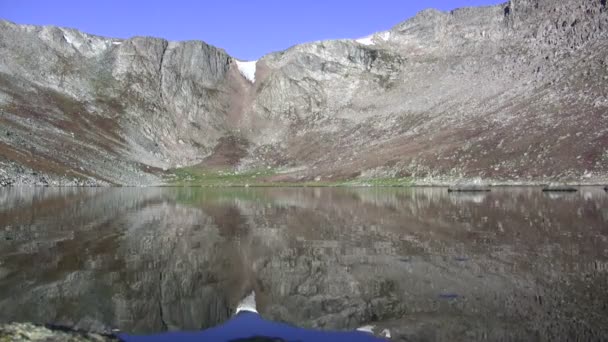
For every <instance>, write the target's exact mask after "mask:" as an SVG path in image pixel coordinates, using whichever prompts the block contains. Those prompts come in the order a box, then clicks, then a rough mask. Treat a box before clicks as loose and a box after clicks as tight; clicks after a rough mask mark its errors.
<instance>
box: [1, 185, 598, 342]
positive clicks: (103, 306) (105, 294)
mask: <svg viewBox="0 0 608 342" xmlns="http://www.w3.org/2000/svg"><path fill="white" fill-rule="evenodd" d="M10 191H16V190H10ZM45 191H46V192H45ZM588 193H591V194H592V196H589V195H588ZM585 194H587V195H585ZM585 194H581V195H574V196H571V197H568V198H563V199H549V198H547V197H546V196H544V195H542V194H541V193H540V192H538V191H536V190H526V189H520V190H505V191H500V190H498V191H494V192H492V193H489V194H486V195H484V196H485V198H484V199H483V201H475V200H473V201H470V200H454V196H451V195H448V194H447V193H446V192H445V190H442V189H415V190H411V189H410V190H408V189H384V190H379V189H231V190H226V191H222V190H213V189H102V190H96V189H90V190H77V191H76V190H73V191H65V190H61V189H56V190H55V189H53V190H52V191H51V190H48V189H46V190H44V189H32V190H30V192H29V193H23V192H21V193H12V192H11V193H8V194H7V193H5V192H2V193H0V198H2V199H3V200H2V201H3V202H2V203H3V204H6V205H3V207H2V208H10V209H2V211H0V222H2V223H0V321H11V320H18V321H36V322H47V321H52V322H55V323H64V324H74V325H77V326H79V327H84V328H90V329H97V330H100V329H108V328H109V327H120V328H121V329H123V330H130V331H140V332H144V331H160V330H164V329H178V328H179V329H198V328H202V327H207V326H210V325H215V324H217V323H218V322H221V321H223V320H225V319H226V318H227V317H228V316H229V315H230V313H231V312H232V310H233V308H234V306H235V304H236V302H237V301H238V300H239V299H240V297H241V296H242V295H243V294H245V293H247V291H249V290H250V289H252V288H253V289H255V290H256V291H257V293H258V301H259V305H260V311H261V313H262V314H263V315H265V316H266V317H268V318H271V319H275V320H281V321H287V322H293V323H297V324H299V325H303V326H311V327H320V328H337V329H347V328H354V327H356V326H358V325H361V324H363V323H370V322H376V323H377V324H378V325H380V326H386V327H390V328H392V330H393V331H395V332H396V334H397V336H399V337H401V338H408V337H409V338H415V339H426V340H464V339H467V340H478V339H484V338H485V339H487V340H497V339H499V338H503V337H504V338H507V339H509V338H510V339H524V340H527V339H530V338H538V337H539V336H540V337H543V338H546V339H553V340H559V339H569V337H571V336H583V337H589V338H590V339H591V338H593V337H594V336H595V337H598V336H602V334H604V335H605V334H607V333H608V330H607V328H606V327H608V309H607V307H608V299H606V298H605V296H604V293H605V291H606V289H607V288H608V283H607V281H608V255H606V239H607V238H608V230H607V228H606V227H608V216H606V215H605V210H604V209H603V208H606V207H608V196H606V194H604V193H603V192H601V191H597V192H596V191H595V190H586V191H585ZM34 198H35V199H36V200H34ZM17 202H18V203H17Z"/></svg>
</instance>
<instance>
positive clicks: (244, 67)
mask: <svg viewBox="0 0 608 342" xmlns="http://www.w3.org/2000/svg"><path fill="white" fill-rule="evenodd" d="M257 63H258V61H251V62H241V61H239V60H237V61H236V66H237V67H238V68H239V72H240V73H241V75H243V76H244V77H245V78H246V79H248V80H249V82H251V83H255V70H256V69H257Z"/></svg>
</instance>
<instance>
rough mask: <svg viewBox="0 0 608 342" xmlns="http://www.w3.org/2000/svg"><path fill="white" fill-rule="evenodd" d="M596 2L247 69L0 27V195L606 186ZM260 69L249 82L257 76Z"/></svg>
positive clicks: (454, 19) (468, 17)
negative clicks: (195, 173) (391, 184)
mask: <svg viewBox="0 0 608 342" xmlns="http://www.w3.org/2000/svg"><path fill="white" fill-rule="evenodd" d="M607 28H608V13H607V11H606V4H605V2H603V1H601V0H594V1H591V0H567V1H562V2H560V3H558V4H556V3H554V2H550V1H547V0H536V1H527V0H513V1H510V2H508V3H506V4H504V5H500V6H490V7H482V8H465V9H459V10H455V11H452V12H450V13H443V12H439V11H434V10H427V11H423V12H421V13H419V14H418V15H417V16H416V17H414V18H412V19H410V20H408V21H405V22H403V23H401V24H399V25H397V26H395V27H393V28H392V29H391V30H389V31H386V32H380V33H377V34H374V35H372V36H370V37H365V38H364V39H359V40H335V41H323V42H314V43H307V44H302V45H298V46H295V47H293V48H291V49H289V50H286V51H283V52H279V53H273V54H269V55H267V56H265V57H263V58H262V59H260V60H259V61H257V62H251V63H248V64H244V63H243V62H240V61H238V60H236V59H234V58H232V57H230V56H229V55H227V54H226V53H225V52H224V51H223V50H221V49H217V48H215V47H212V46H209V45H207V44H205V43H202V42H196V41H189V42H167V41H165V40H162V39H155V38H146V37H136V38H132V39H128V40H118V39H109V38H102V37H96V36H91V35H87V34H84V33H81V32H78V31H75V30H71V29H64V28H57V27H34V26H27V25H15V24H12V23H9V22H6V21H3V22H0V32H2V34H1V35H0V111H1V115H0V122H1V123H2V124H1V126H0V130H1V131H0V166H2V168H1V169H0V181H2V182H3V183H5V184H6V183H51V184H53V183H54V184H82V183H87V184H130V185H135V184H140V185H145V184H160V183H163V182H166V181H167V180H166V178H164V176H163V175H164V174H165V171H164V170H170V169H174V168H179V167H183V166H192V165H198V166H199V167H200V168H202V169H205V168H220V169H226V168H228V169H232V168H235V169H238V170H247V169H253V170H256V169H261V168H271V169H273V170H278V171H279V172H278V173H277V174H275V175H274V176H272V177H269V178H267V180H271V181H309V180H313V179H320V178H321V179H323V180H330V181H333V180H343V179H351V178H356V177H362V178H369V177H411V178H413V179H415V180H417V181H418V182H420V183H425V182H427V183H429V182H430V183H439V182H454V181H456V180H458V179H462V178H478V177H479V178H484V179H488V180H493V181H499V182H514V181H515V182H533V181H550V180H570V181H578V182H599V181H605V180H607V178H608V120H607V119H608V97H607V96H608V93H607V92H606V89H608V87H606V82H607V80H608V43H607V40H606V36H607ZM254 68H255V69H254Z"/></svg>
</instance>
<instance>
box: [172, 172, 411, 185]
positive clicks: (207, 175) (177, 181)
mask: <svg viewBox="0 0 608 342" xmlns="http://www.w3.org/2000/svg"><path fill="white" fill-rule="evenodd" d="M276 174H277V170H276V169H258V170H247V171H234V170H214V169H202V168H197V167H185V168H180V169H175V170H172V174H171V176H169V179H168V185H174V186H203V187H247V186H250V187H358V186H372V187H408V186H412V185H413V184H414V182H413V179H412V178H409V177H402V178H369V179H353V180H340V181H303V182H298V181H293V182H285V181H283V182H272V181H269V180H268V179H269V178H270V177H271V176H274V175H276Z"/></svg>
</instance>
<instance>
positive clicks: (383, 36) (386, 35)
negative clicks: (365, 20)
mask: <svg viewBox="0 0 608 342" xmlns="http://www.w3.org/2000/svg"><path fill="white" fill-rule="evenodd" d="M378 37H379V38H380V39H382V40H384V41H387V40H389V38H390V37H391V33H390V32H389V31H386V32H381V33H379V34H378Z"/></svg>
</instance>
